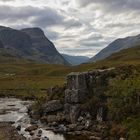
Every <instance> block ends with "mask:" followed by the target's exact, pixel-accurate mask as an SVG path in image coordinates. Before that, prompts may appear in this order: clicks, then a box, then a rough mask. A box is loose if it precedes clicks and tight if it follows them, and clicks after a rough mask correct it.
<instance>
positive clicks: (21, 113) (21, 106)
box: [0, 98, 86, 140]
mask: <svg viewBox="0 0 140 140" xmlns="http://www.w3.org/2000/svg"><path fill="white" fill-rule="evenodd" d="M31 103H32V102H31V101H22V100H20V99H15V98H0V122H14V124H13V125H14V126H15V127H17V126H19V125H20V126H21V131H19V134H21V135H23V136H24V137H26V138H27V140H31V139H32V138H35V137H36V135H37V134H38V130H42V136H41V137H42V138H43V137H45V136H47V137H48V138H49V140H86V139H85V138H81V137H71V136H64V135H60V134H55V133H53V132H52V131H47V130H45V127H43V126H42V125H41V124H40V123H38V125H39V128H38V129H37V130H36V131H35V135H34V136H32V137H31V136H30V134H29V133H28V132H26V131H25V128H27V127H28V126H30V118H29V116H28V114H27V107H28V106H29V105H30V104H31Z"/></svg>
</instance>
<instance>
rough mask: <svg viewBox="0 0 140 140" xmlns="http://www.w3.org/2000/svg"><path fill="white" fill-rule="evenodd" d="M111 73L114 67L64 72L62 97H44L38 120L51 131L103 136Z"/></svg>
mask: <svg viewBox="0 0 140 140" xmlns="http://www.w3.org/2000/svg"><path fill="white" fill-rule="evenodd" d="M113 76H114V73H113V69H107V70H97V71H89V72H83V73H77V72H76V73H70V74H69V75H68V76H67V88H66V90H65V96H64V101H63V102H61V101H60V100H51V101H47V102H46V103H45V104H44V105H43V116H42V118H41V120H42V121H43V122H46V123H47V126H48V127H49V129H51V130H53V131H54V132H61V133H68V134H72V135H85V136H87V135H88V136H90V139H101V137H106V130H107V127H106V125H104V121H105V120H106V118H107V108H106V97H105V96H104V91H105V87H107V85H108V82H109V79H110V78H112V77H113ZM52 91H59V90H58V87H57V88H53V89H50V92H52ZM92 98H96V100H92ZM97 100H98V102H97ZM91 103H92V104H91ZM89 107H90V108H89ZM95 132H96V133H95ZM104 135H105V136H104Z"/></svg>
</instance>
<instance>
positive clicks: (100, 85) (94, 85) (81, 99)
mask: <svg viewBox="0 0 140 140" xmlns="http://www.w3.org/2000/svg"><path fill="white" fill-rule="evenodd" d="M110 76H112V75H111V74H110V70H104V71H101V70H97V71H91V72H83V73H71V74H69V75H68V76H67V87H68V88H67V90H66V91H65V113H66V114H67V118H68V120H70V122H71V123H76V122H77V121H78V118H79V117H83V118H85V116H86V115H85V113H83V112H85V110H82V106H83V104H84V103H85V102H86V103H87V102H88V101H89V100H90V99H91V98H92V97H93V96H97V97H99V96H100V95H101V94H103V92H104V87H105V86H106V85H107V83H108V80H109V78H110ZM101 89H102V90H101ZM99 100H101V99H100V97H99ZM104 102H105V99H104V101H103V102H102V103H100V105H99V106H98V108H97V107H96V109H95V112H94V114H96V120H97V121H103V120H105V118H106V113H105V112H106V107H105V104H104ZM93 108H95V107H94V106H93ZM86 114H89V115H90V116H92V114H91V112H88V111H87V112H86ZM86 119H87V118H86ZM92 119H95V118H92Z"/></svg>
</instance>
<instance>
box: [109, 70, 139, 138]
mask: <svg viewBox="0 0 140 140" xmlns="http://www.w3.org/2000/svg"><path fill="white" fill-rule="evenodd" d="M107 95H108V96H109V98H108V109H109V119H111V120H112V121H113V122H116V123H117V124H119V125H120V126H121V127H122V128H125V129H124V131H126V132H127V133H126V135H127V137H128V140H134V139H140V135H139V132H140V74H139V73H136V71H135V72H134V73H131V74H130V75H129V76H127V77H124V75H123V76H119V77H117V78H115V79H114V80H112V81H111V84H110V86H109V90H108V91H107ZM116 127H117V125H115V126H113V127H112V129H114V128H116ZM124 131H123V135H124V134H125V133H124ZM121 132H122V131H121ZM114 135H116V134H115V133H114ZM121 135H122V133H120V136H121Z"/></svg>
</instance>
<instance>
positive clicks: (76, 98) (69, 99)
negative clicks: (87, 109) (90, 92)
mask: <svg viewBox="0 0 140 140" xmlns="http://www.w3.org/2000/svg"><path fill="white" fill-rule="evenodd" d="M86 94H87V91H86V90H81V89H73V90H70V89H67V90H66V91H65V103H71V104H72V103H82V102H83V101H85V99H86Z"/></svg>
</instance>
